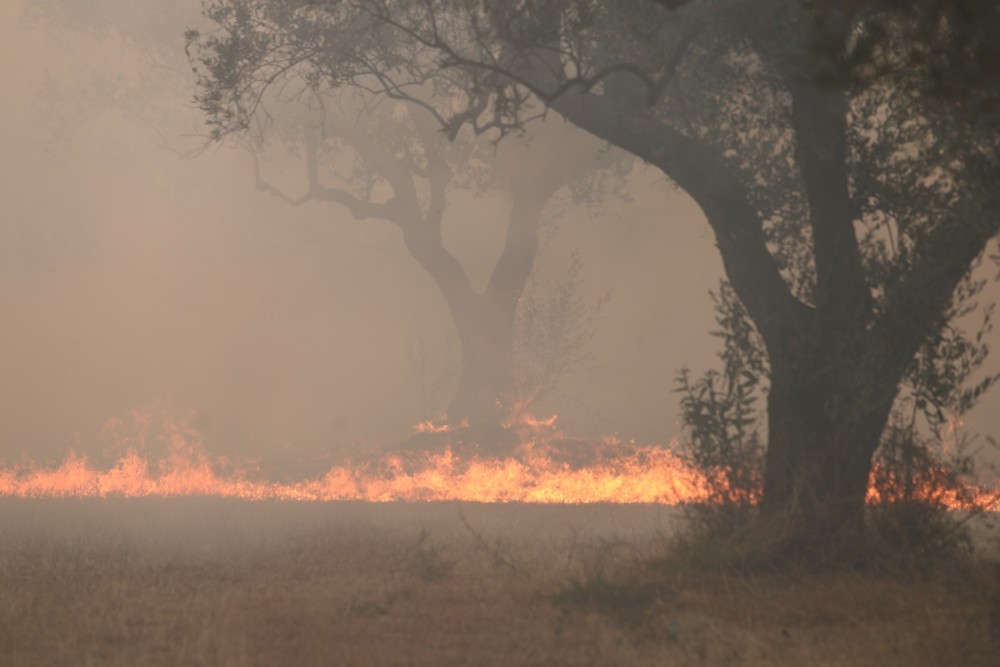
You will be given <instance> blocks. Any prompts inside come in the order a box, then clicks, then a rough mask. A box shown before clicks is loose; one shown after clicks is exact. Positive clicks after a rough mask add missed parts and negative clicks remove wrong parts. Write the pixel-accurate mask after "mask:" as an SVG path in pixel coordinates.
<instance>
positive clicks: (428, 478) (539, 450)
mask: <svg viewBox="0 0 1000 667" xmlns="http://www.w3.org/2000/svg"><path fill="white" fill-rule="evenodd" d="M554 424H555V417H552V418H549V419H536V418H533V417H528V418H526V419H524V420H522V421H521V422H520V423H519V424H517V425H514V430H515V431H516V432H517V434H518V436H519V437H520V439H521V442H522V443H523V444H521V445H520V446H519V447H518V448H517V449H516V451H515V452H514V453H512V454H511V455H510V456H507V457H504V458H495V457H492V458H491V457H488V456H484V455H482V454H476V453H472V454H465V455H460V454H459V453H457V452H456V451H455V449H453V448H452V447H451V446H449V445H447V444H446V445H444V446H443V447H441V448H439V449H437V450H435V451H418V452H409V453H407V454H399V453H393V454H387V455H384V456H381V457H376V458H373V459H370V460H365V461H361V462H357V463H345V464H343V465H337V466H333V467H332V468H330V469H329V470H327V471H326V472H325V473H322V474H319V475H317V476H316V477H314V478H311V479H305V480H302V481H293V482H276V481H269V480H268V479H267V477H266V474H264V473H263V472H262V471H260V470H259V469H257V468H256V467H255V466H253V465H251V464H237V463H234V462H232V461H230V460H229V459H227V458H224V457H211V456H209V455H208V454H207V453H206V451H205V448H204V446H203V442H202V438H201V435H200V433H199V432H198V430H197V429H196V428H194V427H193V426H191V425H190V424H189V423H188V422H185V421H176V420H174V419H172V418H171V417H170V415H169V413H168V412H167V411H165V410H158V409H144V410H134V411H132V412H130V413H129V418H128V419H127V420H124V421H123V420H117V419H115V420H111V421H109V422H108V424H107V425H106V427H105V429H104V432H103V436H104V438H105V439H107V440H109V441H110V442H111V443H112V444H111V445H110V447H111V448H112V449H115V450H117V451H119V452H121V453H120V454H119V455H117V456H116V457H111V458H112V462H111V463H110V465H104V466H99V465H95V464H94V463H93V462H92V461H91V460H90V459H89V458H88V457H87V456H85V455H83V454H79V453H76V452H72V451H71V452H70V453H69V454H68V455H67V456H66V457H65V459H64V460H63V461H62V463H61V464H60V465H58V466H55V467H48V468H47V467H44V466H39V465H37V464H34V463H30V462H29V463H26V464H23V465H20V466H10V467H8V466H0V496H8V497H24V498H42V497H60V498H71V497H81V498H83V497H98V498H105V497H125V498H133V497H163V498H167V497H179V496H213V497H221V498H238V499H245V500H268V499H273V500H288V501H311V502H324V501H334V500H357V501H366V502H392V501H418V502H419V501H455V500H460V501H470V502H483V503H504V502H523V503H550V504H552V503H555V504H559V503H562V504H582V503H657V504H671V505H673V504H680V503H690V502H703V501H704V500H705V499H706V498H707V497H708V486H709V485H708V484H707V482H706V480H705V478H704V476H703V475H701V474H700V473H699V472H698V471H696V470H694V469H693V468H691V467H690V466H689V465H687V464H686V463H685V462H684V461H683V460H682V459H681V458H680V457H679V456H678V455H677V454H675V453H674V452H673V451H672V450H671V449H669V448H665V447H662V446H659V445H651V446H642V447H640V446H635V445H634V444H630V443H622V442H620V441H618V440H615V439H610V438H609V439H605V440H602V441H599V442H596V443H595V442H593V441H589V442H586V443H581V442H572V441H570V439H568V438H567V437H566V436H565V435H564V434H562V433H561V432H559V431H558V430H557V429H556V428H555V426H554ZM451 432H452V429H450V428H449V427H447V426H444V425H440V424H437V423H434V422H424V423H421V424H418V425H417V426H416V427H415V433H417V434H421V435H425V436H427V435H430V436H441V437H447V435H449V434H450V433H451ZM567 442H569V446H567ZM574 444H575V445H576V447H577V448H578V449H581V450H586V452H587V460H586V461H585V462H582V463H581V462H580V460H579V458H580V457H576V458H577V460H576V461H575V462H574V461H571V460H570V458H572V457H567V455H566V453H567V451H569V450H570V449H571V448H572V445H574ZM970 492H971V493H973V494H974V495H977V496H978V497H979V499H980V500H985V501H986V502H984V503H983V504H984V505H986V506H988V507H990V508H991V509H994V510H1000V502H998V498H1000V496H998V494H997V491H996V490H990V489H982V490H976V489H972V490H970ZM870 499H871V500H872V501H873V502H877V501H878V498H877V497H875V496H874V495H871V494H870ZM945 503H946V504H948V505H949V506H955V507H960V506H961V501H960V499H958V498H954V499H951V498H947V499H945Z"/></svg>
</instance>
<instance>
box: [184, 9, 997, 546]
mask: <svg viewBox="0 0 1000 667" xmlns="http://www.w3.org/2000/svg"><path fill="white" fill-rule="evenodd" d="M662 4H663V3H657V2H649V1H648V0H641V1H640V0H634V1H629V0H619V1H612V2H593V1H592V0H561V1H553V0H517V1H514V0H509V1H508V0H501V1H498V2H485V1H483V2H477V1H473V2H455V1H454V0H427V1H426V2H407V1H403V0H400V1H393V0H358V1H357V2H351V3H341V2H314V1H307V0H289V1H287V2H283V3H267V2H263V1H258V0H240V1H238V2H237V1H235V0H227V1H217V2H214V3H212V4H211V5H209V7H208V9H207V12H208V16H209V17H210V18H212V19H213V20H214V21H215V22H217V23H219V24H220V25H223V26H226V33H225V34H226V36H225V37H222V38H220V37H217V36H215V37H213V36H209V37H207V38H204V39H200V40H198V42H199V43H200V44H201V45H202V46H203V48H205V49H208V50H214V51H215V52H216V54H217V55H216V57H217V58H218V60H217V63H218V64H219V65H226V66H220V67H219V68H218V69H217V74H218V76H214V77H210V78H209V79H208V80H206V82H204V83H203V87H202V94H201V101H202V104H203V108H204V109H205V111H206V113H207V114H208V115H209V117H210V118H211V119H212V121H213V122H214V123H216V126H217V129H218V130H219V131H220V132H222V133H225V132H229V131H233V130H235V129H238V128H239V127H241V126H242V125H243V124H244V123H245V120H246V117H247V115H248V113H249V112H252V111H253V109H254V104H255V99H256V96H257V95H258V94H259V91H260V89H261V88H262V86H264V85H266V83H267V82H268V80H269V76H270V74H269V73H270V72H277V71H278V70H280V69H281V68H282V67H285V66H286V65H287V64H288V63H292V62H295V63H299V62H305V61H309V62H311V61H319V62H322V63H324V64H325V65H326V67H325V69H316V70H314V71H316V72H317V74H318V76H321V77H322V79H323V85H324V86H328V87H340V86H365V87H367V88H368V89H370V90H372V91H374V92H378V93H380V94H382V95H386V96H388V97H390V98H395V99H405V100H407V101H409V102H410V103H411V104H414V105H417V106H421V107H424V108H425V109H428V111H430V112H431V114H432V115H433V116H434V117H435V118H436V119H437V121H438V123H439V125H440V126H441V128H442V130H443V131H444V132H445V133H446V134H447V135H449V136H455V135H456V134H457V132H458V131H459V129H460V128H462V127H471V128H472V129H473V130H474V131H477V132H489V133H492V135H493V136H495V137H502V136H504V135H507V134H510V133H513V132H519V131H521V130H522V129H523V128H524V127H525V124H526V123H527V122H528V121H529V120H530V119H531V118H533V117H535V116H537V115H539V114H541V113H543V112H544V110H545V109H546V108H547V109H552V110H554V111H556V112H558V113H559V114H561V115H562V116H563V117H565V118H566V119H568V120H569V121H571V122H572V123H574V124H576V125H577V126H579V127H581V128H583V129H585V130H587V131H589V132H591V133H592V134H594V135H595V136H597V137H599V138H601V139H604V140H606V141H608V142H610V143H611V144H612V145H615V146H618V147H620V148H623V149H625V150H627V151H629V152H631V153H632V154H634V155H635V156H637V157H639V158H641V159H643V160H645V161H646V162H648V163H650V164H651V165H654V166H655V167H657V168H659V169H660V170H662V172H663V174H664V175H665V176H666V177H667V178H669V179H670V180H671V181H672V182H673V183H675V184H676V185H677V186H678V187H679V188H680V189H682V190H683V191H685V192H686V193H687V194H689V195H690V196H691V197H692V198H693V199H694V200H695V201H696V202H697V203H698V205H699V206H700V207H701V209H702V211H703V212H704V214H705V216H706V218H707V220H708V223H709V224H710V226H711V227H712V229H713V230H714V232H715V237H716V241H717V244H718V247H719V251H720V253H721V255H722V260H723V264H724V267H725V270H726V274H727V278H728V281H729V283H730V284H731V286H732V289H733V291H734V293H735V295H736V296H737V297H738V299H739V301H740V303H741V304H742V307H743V308H745V310H746V313H747V314H748V316H749V317H750V319H751V320H752V321H753V324H754V326H755V328H756V330H757V332H759V335H760V336H761V338H762V340H763V343H764V347H765V349H766V353H767V363H768V366H769V368H770V384H769V386H768V389H767V400H768V404H767V416H768V424H767V448H766V454H765V470H764V480H763V489H764V490H763V499H762V501H761V505H760V508H761V511H762V513H763V515H764V516H765V517H767V518H768V519H777V518H779V517H780V518H782V520H783V521H786V522H787V523H788V526H789V530H788V536H789V537H788V540H787V542H786V545H785V546H786V547H787V548H788V549H789V551H790V552H793V553H812V552H814V551H816V550H820V551H823V552H824V553H827V554H831V555H835V554H839V553H844V552H845V551H847V550H850V549H854V548H858V547H859V546H860V544H861V543H862V540H863V537H864V530H865V529H864V519H865V494H866V490H867V488H868V481H869V473H870V472H871V469H872V462H873V457H874V454H875V451H876V449H877V447H878V444H879V441H880V437H881V435H882V433H883V431H884V430H885V428H886V425H887V422H888V419H889V415H890V412H891V410H892V407H893V404H894V402H895V401H896V398H897V395H898V393H899V387H900V385H901V383H902V382H903V379H904V378H905V377H906V376H907V374H908V373H911V372H912V369H913V367H914V364H916V363H918V361H917V360H918V355H919V352H920V350H921V349H922V348H924V347H925V346H926V345H928V341H931V340H933V339H934V338H935V337H936V336H938V335H939V334H940V333H941V332H942V331H943V329H944V327H945V325H946V324H947V323H948V322H949V319H950V318H952V317H953V316H954V315H955V314H956V313H958V312H961V311H962V310H963V308H964V304H963V303H962V299H963V298H964V297H965V296H966V293H963V292H961V291H957V288H958V287H959V286H960V285H962V284H963V282H964V281H967V280H968V275H969V271H970V268H971V267H972V266H973V265H974V264H975V263H976V261H977V259H978V258H979V257H980V256H982V254H983V251H984V249H985V248H986V246H987V244H988V243H989V241H990V240H991V239H992V238H993V237H995V236H996V234H997V232H998V230H1000V216H998V204H1000V202H998V198H1000V191H998V190H997V189H996V187H995V183H996V179H997V175H998V174H1000V135H998V133H997V132H996V125H995V124H994V123H992V118H993V117H992V116H991V115H989V114H987V113H985V112H983V111H981V109H987V108H988V104H987V103H988V102H989V100H990V99H991V97H990V96H991V95H992V91H979V90H977V89H975V88H974V87H970V86H965V85H962V86H958V87H957V88H956V90H957V93H958V98H957V100H958V103H956V101H955V100H956V98H955V97H952V98H951V101H949V98H948V97H947V96H942V95H940V94H938V91H939V90H940V86H939V85H938V84H939V82H941V81H946V82H950V81H958V80H959V77H960V75H962V74H963V73H964V72H966V71H967V70H965V69H963V63H965V62H968V61H969V59H970V58H971V60H976V59H977V58H980V57H982V56H980V55H975V54H988V53H989V48H990V45H991V44H996V43H997V41H998V39H1000V35H998V34H997V31H996V29H995V28H994V27H992V26H995V25H996V22H995V21H994V20H993V19H994V18H995V13H991V12H995V9H992V6H993V3H989V4H990V6H991V8H990V9H985V10H984V11H985V12H986V13H985V15H984V17H985V18H984V19H983V20H982V21H979V22H977V24H978V26H979V27H981V28H982V29H983V30H985V31H986V32H985V33H984V34H983V35H982V36H980V37H979V38H978V43H979V44H981V45H982V47H983V49H982V50H979V51H975V52H974V53H973V54H971V55H970V53H969V52H968V51H967V50H966V49H965V48H964V47H963V44H962V43H961V42H960V41H958V40H957V39H955V38H954V35H958V34H960V33H961V31H960V30H959V27H958V26H959V23H958V21H959V19H958V18H957V17H956V16H955V15H953V14H948V13H944V14H941V15H940V16H939V17H937V18H935V19H934V20H930V19H929V18H928V17H931V18H934V16H933V15H932V14H930V13H927V12H930V11H931V8H932V7H933V6H935V5H934V4H933V3H931V2H930V1H929V0H928V2H926V3H914V4H915V5H919V6H920V7H922V8H924V9H926V10H927V11H926V12H921V11H917V13H912V12H908V11H906V10H905V8H901V7H902V6H903V5H906V4H907V3H899V4H896V5H895V6H894V7H890V8H889V9H887V10H886V11H866V9H867V8H866V7H865V3H854V2H840V3H835V2H820V3H815V4H807V3H804V2H798V1H796V0H696V1H693V2H689V3H687V4H684V5H683V6H682V7H679V8H677V9H670V8H665V7H663V6H662ZM670 4H673V3H670ZM963 4H964V5H966V6H968V3H963ZM276 5H280V9H273V8H274V7H275V6H276ZM858 6H861V7H862V8H861V9H859V10H857V11H855V7H858ZM886 6H887V7H888V6H889V5H888V3H887V5H886ZM936 6H937V7H940V8H944V4H941V3H938V4H937V5H936ZM269 8H270V9H269ZM275 11H277V12H280V13H281V17H280V21H278V20H271V19H268V20H266V21H262V20H261V18H260V16H261V14H262V13H265V14H267V13H271V12H275ZM986 18H988V19H989V20H985V19H986ZM964 25H965V27H966V28H976V26H975V25H969V24H964ZM288 26H294V30H288V29H284V28H283V27H288ZM921 26H928V27H929V28H931V29H932V34H933V35H934V36H936V37H937V36H941V39H942V40H943V42H942V43H943V44H944V45H945V47H946V48H942V49H941V50H940V51H939V50H936V49H934V48H930V49H929V50H928V48H927V47H926V46H925V44H924V43H923V42H921V40H920V35H921V34H922V33H921V32H920V30H921ZM276 28H277V32H276ZM963 29H965V28H963ZM976 29H979V28H976ZM303 35H308V36H309V39H308V40H304V39H302V36H303ZM824 36H831V38H830V39H826V40H825V41H824V39H822V38H824ZM192 37H193V38H195V39H197V36H194V35H192ZM935 44H936V42H935ZM863 49H869V51H868V52H865V51H863ZM925 53H926V54H927V57H915V55H920V54H925ZM261 62H263V63H266V64H267V65H268V67H264V68H261V67H259V66H258V65H257V64H258V63H261ZM246 63H253V64H254V66H252V67H245V66H244V65H245V64H246ZM845 64H846V65H847V66H846V67H845ZM983 71H984V72H985V71H987V69H986V68H984V69H983ZM973 99H978V100H979V102H977V104H976V105H975V106H973V105H971V102H969V103H967V101H971V100H973ZM977 109H980V110H977Z"/></svg>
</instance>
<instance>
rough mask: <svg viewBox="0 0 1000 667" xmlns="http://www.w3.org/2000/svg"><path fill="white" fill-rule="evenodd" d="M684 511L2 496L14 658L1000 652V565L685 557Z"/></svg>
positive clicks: (422, 660)
mask: <svg viewBox="0 0 1000 667" xmlns="http://www.w3.org/2000/svg"><path fill="white" fill-rule="evenodd" d="M673 517H674V515H673V512H672V510H670V509H668V508H662V507H608V506H591V507H538V506H534V507H532V506H476V505H458V504H436V505H431V504H428V505H402V504H400V505H365V504H351V503H338V504H325V505H299V504H279V503H259V504H248V503H240V502H227V501H210V500H172V501H155V500H134V501H50V500H46V501H40V500H36V501H18V500H11V499H5V500H2V501H0V665H4V666H5V667H8V666H9V667H14V666H17V665H45V666H53V667H55V666H59V665H73V666H74V667H76V666H79V665H123V666H125V665H127V666H129V667H133V666H135V665H149V666H156V665H185V666H194V665H221V666H225V665H232V666H240V667H243V666H253V665H268V666H271V665H294V666H296V667H309V666H311V665H359V666H377V665H433V666H442V665H463V666H464V665H505V666H507V665H625V664H627V665H646V664H648V665H667V666H669V665H713V666H714V665H795V666H797V667H799V666H810V665H831V666H833V665H906V666H907V667H922V666H924V665H927V666H930V665H934V666H938V665H972V666H976V665H981V666H983V667H996V666H997V665H1000V570H990V569H989V568H988V567H987V566H985V565H984V566H981V567H979V568H978V569H977V568H971V569H968V570H962V571H958V570H953V571H949V572H938V573H937V574H935V575H934V576H933V577H928V578H927V579H926V580H920V579H913V578H907V579H902V578H885V577H882V578H874V577H872V576H870V575H869V576H866V575H859V574H841V575H827V576H808V577H807V576H801V577H795V576H788V575H785V576H776V575H754V576H749V575H744V576H730V575H724V574H721V573H715V574H710V573H706V572H704V571H701V572H698V571H681V570H677V569H666V568H664V567H663V566H662V564H661V565H655V563H656V562H658V561H657V560H656V559H655V558H654V556H655V555H657V554H659V553H662V550H663V549H664V544H665V541H666V537H665V536H668V535H669V533H670V530H671V526H672V523H673Z"/></svg>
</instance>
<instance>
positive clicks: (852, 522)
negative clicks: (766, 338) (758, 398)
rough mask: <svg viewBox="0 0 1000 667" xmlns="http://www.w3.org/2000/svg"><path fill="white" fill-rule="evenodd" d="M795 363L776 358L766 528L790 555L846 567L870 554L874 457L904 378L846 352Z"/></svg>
mask: <svg viewBox="0 0 1000 667" xmlns="http://www.w3.org/2000/svg"><path fill="white" fill-rule="evenodd" d="M790 356H791V355H787V356H786V355H783V354H781V353H776V352H772V377H771V389H770V393H769V396H768V447H767V454H766V460H765V472H764V489H763V494H764V495H763V498H762V501H761V514H762V516H763V518H764V521H765V523H764V525H765V527H767V528H769V529H772V530H773V531H774V533H772V534H773V535H774V536H775V537H776V538H777V539H778V544H777V545H776V546H778V547H779V549H781V550H783V551H785V552H787V553H789V554H795V555H796V556H806V557H817V556H819V555H822V556H823V557H824V558H827V559H833V560H838V561H841V562H847V560H849V559H851V558H853V557H856V556H861V555H862V554H863V553H864V550H865V542H866V530H865V501H866V497H867V492H868V483H869V475H870V471H871V465H872V457H873V455H874V453H875V450H876V448H877V447H878V444H879V440H880V438H881V435H882V432H883V430H884V429H885V425H886V423H887V421H888V418H889V413H890V410H891V408H892V403H893V400H894V398H895V394H896V386H897V385H898V383H899V379H900V378H898V377H889V376H890V375H895V372H894V371H892V370H890V369H888V368H884V367H883V368H871V367H869V368H865V367H863V366H862V363H863V362H860V361H859V358H858V356H857V355H853V354H851V353H850V352H848V351H847V350H845V349H843V348H842V349H841V351H840V353H839V354H836V355H834V356H833V357H832V358H831V356H829V355H828V354H826V353H824V354H818V353H814V354H812V355H810V357H811V361H813V362H815V363H802V360H801V359H799V360H797V362H798V363H794V362H792V360H791V359H789V358H788V357H790Z"/></svg>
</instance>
